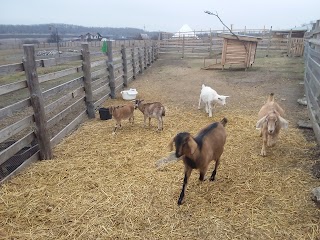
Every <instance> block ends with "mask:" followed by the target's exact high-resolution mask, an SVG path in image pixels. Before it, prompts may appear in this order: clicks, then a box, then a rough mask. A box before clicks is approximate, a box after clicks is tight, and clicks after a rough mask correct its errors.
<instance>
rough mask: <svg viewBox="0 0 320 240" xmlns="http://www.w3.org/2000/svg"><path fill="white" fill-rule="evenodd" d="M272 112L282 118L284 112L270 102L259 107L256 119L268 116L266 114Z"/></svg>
mask: <svg viewBox="0 0 320 240" xmlns="http://www.w3.org/2000/svg"><path fill="white" fill-rule="evenodd" d="M274 110H275V111H277V112H278V113H279V114H280V116H282V117H283V116H284V110H283V109H282V108H281V107H280V105H279V104H278V103H276V102H274V101H270V102H267V103H265V104H264V105H263V106H262V107H261V109H260V111H259V113H258V119H261V118H263V117H264V116H266V115H267V114H268V112H270V111H274Z"/></svg>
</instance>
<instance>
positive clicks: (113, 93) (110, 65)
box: [107, 41, 116, 99]
mask: <svg viewBox="0 0 320 240" xmlns="http://www.w3.org/2000/svg"><path fill="white" fill-rule="evenodd" d="M107 46H108V49H107V55H108V71H109V87H110V91H111V92H110V97H111V98H112V99H114V98H116V85H115V82H114V67H113V55H112V41H107Z"/></svg>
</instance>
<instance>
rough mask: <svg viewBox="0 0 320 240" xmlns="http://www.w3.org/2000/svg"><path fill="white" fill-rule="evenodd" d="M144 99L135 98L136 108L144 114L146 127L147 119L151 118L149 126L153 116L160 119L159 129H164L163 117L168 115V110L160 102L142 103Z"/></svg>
mask: <svg viewBox="0 0 320 240" xmlns="http://www.w3.org/2000/svg"><path fill="white" fill-rule="evenodd" d="M143 101H144V100H143V99H142V100H140V99H137V100H135V108H138V109H139V110H140V111H141V112H142V113H143V116H144V127H146V120H147V118H149V127H150V121H151V118H156V119H158V130H163V118H162V117H164V116H165V115H166V110H165V108H164V106H163V105H162V104H161V103H160V102H153V103H142V102H143Z"/></svg>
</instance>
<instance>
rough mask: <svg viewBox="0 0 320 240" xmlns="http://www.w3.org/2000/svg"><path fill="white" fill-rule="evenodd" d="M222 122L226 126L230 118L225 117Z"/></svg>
mask: <svg viewBox="0 0 320 240" xmlns="http://www.w3.org/2000/svg"><path fill="white" fill-rule="evenodd" d="M220 122H221V124H222V125H223V126H224V127H225V126H226V124H227V122H228V119H227V118H225V117H224V118H223V119H222V120H221V121H220Z"/></svg>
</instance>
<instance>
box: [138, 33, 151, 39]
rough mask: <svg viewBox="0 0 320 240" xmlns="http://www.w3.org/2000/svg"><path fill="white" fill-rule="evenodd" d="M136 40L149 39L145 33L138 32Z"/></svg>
mask: <svg viewBox="0 0 320 240" xmlns="http://www.w3.org/2000/svg"><path fill="white" fill-rule="evenodd" d="M138 40H150V37H149V36H148V34H146V33H140V34H139V37H138Z"/></svg>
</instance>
